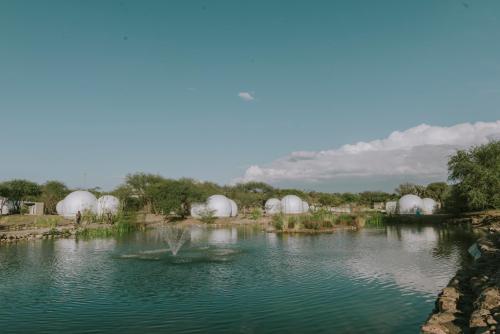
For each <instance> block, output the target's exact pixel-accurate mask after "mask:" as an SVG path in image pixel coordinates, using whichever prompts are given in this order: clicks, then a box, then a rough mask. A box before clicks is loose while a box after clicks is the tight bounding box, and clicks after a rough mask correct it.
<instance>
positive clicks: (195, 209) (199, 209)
mask: <svg viewBox="0 0 500 334" xmlns="http://www.w3.org/2000/svg"><path fill="white" fill-rule="evenodd" d="M190 213H191V217H193V218H198V219H199V218H201V217H202V216H204V215H206V214H207V205H206V204H205V203H193V204H191V211H190Z"/></svg>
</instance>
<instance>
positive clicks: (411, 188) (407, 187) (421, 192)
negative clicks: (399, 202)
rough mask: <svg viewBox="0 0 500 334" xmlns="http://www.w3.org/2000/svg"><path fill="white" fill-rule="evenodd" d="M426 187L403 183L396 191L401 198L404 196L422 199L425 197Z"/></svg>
mask: <svg viewBox="0 0 500 334" xmlns="http://www.w3.org/2000/svg"><path fill="white" fill-rule="evenodd" d="M425 189H426V188H425V186H423V185H420V184H414V183H409V182H407V183H403V184H400V185H399V186H398V187H397V188H396V189H395V190H394V191H395V192H396V193H397V194H398V195H399V196H400V197H401V196H404V195H409V194H413V195H417V196H420V197H425Z"/></svg>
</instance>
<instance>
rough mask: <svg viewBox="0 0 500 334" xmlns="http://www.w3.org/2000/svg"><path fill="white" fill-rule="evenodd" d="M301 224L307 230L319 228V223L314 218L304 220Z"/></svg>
mask: <svg viewBox="0 0 500 334" xmlns="http://www.w3.org/2000/svg"><path fill="white" fill-rule="evenodd" d="M302 225H303V226H304V228H305V229H308V230H319V229H320V228H321V223H320V222H319V221H314V220H304V221H303V222H302Z"/></svg>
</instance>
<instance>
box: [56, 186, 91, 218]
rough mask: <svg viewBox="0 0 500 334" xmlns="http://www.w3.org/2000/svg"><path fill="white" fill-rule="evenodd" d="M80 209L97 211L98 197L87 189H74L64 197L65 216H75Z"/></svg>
mask: <svg viewBox="0 0 500 334" xmlns="http://www.w3.org/2000/svg"><path fill="white" fill-rule="evenodd" d="M78 211H80V212H81V213H82V214H83V213H84V211H90V212H92V213H97V198H96V197H95V196H94V195H93V194H92V193H90V192H88V191H85V190H77V191H73V192H72V193H71V194H69V195H68V196H66V198H65V199H64V206H63V216H64V217H66V218H74V217H75V216H76V213H77V212H78Z"/></svg>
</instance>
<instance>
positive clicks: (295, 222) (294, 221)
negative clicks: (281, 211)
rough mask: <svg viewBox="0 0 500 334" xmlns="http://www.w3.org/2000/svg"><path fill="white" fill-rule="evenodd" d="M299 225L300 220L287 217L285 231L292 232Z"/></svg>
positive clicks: (294, 217) (295, 217)
mask: <svg viewBox="0 0 500 334" xmlns="http://www.w3.org/2000/svg"><path fill="white" fill-rule="evenodd" d="M299 223H300V219H299V217H297V216H289V217H288V221H287V229H289V230H293V229H294V228H295V227H296V226H298V225H299Z"/></svg>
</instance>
